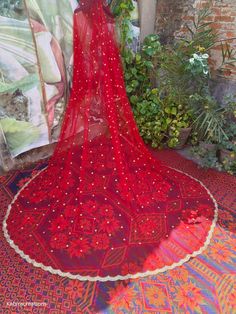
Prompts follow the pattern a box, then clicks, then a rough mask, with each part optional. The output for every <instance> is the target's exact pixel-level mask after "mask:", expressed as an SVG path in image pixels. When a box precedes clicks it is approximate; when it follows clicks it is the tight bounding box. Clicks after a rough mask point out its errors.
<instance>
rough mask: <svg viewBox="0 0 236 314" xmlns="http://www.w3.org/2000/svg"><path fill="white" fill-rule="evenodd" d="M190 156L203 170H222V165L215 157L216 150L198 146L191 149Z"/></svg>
mask: <svg viewBox="0 0 236 314" xmlns="http://www.w3.org/2000/svg"><path fill="white" fill-rule="evenodd" d="M191 154H192V155H193V156H194V157H195V159H196V161H197V163H198V164H199V165H200V166H201V167H203V168H215V169H217V170H219V171H221V170H222V169H223V166H222V164H221V163H220V162H219V160H218V157H217V150H216V149H215V150H207V149H206V148H203V147H200V146H194V147H192V148H191Z"/></svg>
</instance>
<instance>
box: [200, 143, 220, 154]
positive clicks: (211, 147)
mask: <svg viewBox="0 0 236 314" xmlns="http://www.w3.org/2000/svg"><path fill="white" fill-rule="evenodd" d="M199 147H201V148H203V149H205V150H207V151H210V152H213V151H216V148H217V147H216V144H212V143H206V142H203V141H201V142H200V143H199Z"/></svg>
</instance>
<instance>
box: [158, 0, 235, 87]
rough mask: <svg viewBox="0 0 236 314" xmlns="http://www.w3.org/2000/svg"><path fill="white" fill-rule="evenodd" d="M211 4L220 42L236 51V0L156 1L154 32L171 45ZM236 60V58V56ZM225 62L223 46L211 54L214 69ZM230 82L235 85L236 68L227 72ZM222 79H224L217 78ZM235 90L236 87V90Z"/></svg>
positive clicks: (211, 19)
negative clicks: (200, 11) (223, 60)
mask: <svg viewBox="0 0 236 314" xmlns="http://www.w3.org/2000/svg"><path fill="white" fill-rule="evenodd" d="M206 4H208V5H209V6H210V8H211V10H212V15H211V16H209V18H208V21H210V22H212V23H213V24H212V27H214V28H215V30H216V31H217V32H218V34H219V39H220V40H221V41H222V42H223V43H225V42H226V40H227V42H228V43H229V44H230V47H231V48H234V49H235V50H236V0H209V1H206V0H178V1H176V0H157V15H156V25H155V32H156V33H158V34H159V35H160V38H161V41H162V42H163V43H170V42H172V41H173V40H174V38H176V37H178V36H182V35H183V34H184V33H185V32H186V31H187V29H186V26H185V24H186V23H188V24H191V22H192V20H193V19H194V16H196V14H197V10H199V9H200V8H201V7H203V6H204V5H206ZM235 57H236V56H235ZM221 62H222V54H221V43H220V42H219V45H217V46H216V47H215V48H214V49H212V51H211V66H212V69H213V70H215V69H217V68H218V67H219V65H220V64H221ZM224 74H225V76H226V78H228V79H229V80H230V81H235V82H236V68H235V67H228V71H227V72H225V73H224ZM217 79H219V80H221V78H217ZM235 91H236V88H235Z"/></svg>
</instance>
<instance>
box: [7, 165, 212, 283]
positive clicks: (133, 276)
mask: <svg viewBox="0 0 236 314" xmlns="http://www.w3.org/2000/svg"><path fill="white" fill-rule="evenodd" d="M165 167H166V168H169V169H173V170H175V171H178V172H180V173H183V174H185V175H186V176H188V177H190V178H191V179H193V180H195V181H197V182H198V183H200V184H201V185H202V186H203V187H204V188H205V190H206V191H207V193H208V195H209V196H210V197H211V199H212V201H213V203H214V205H215V210H214V218H213V220H212V224H211V227H210V229H209V232H208V235H207V237H206V241H205V242H204V244H203V246H202V247H201V248H200V249H199V250H197V251H194V252H193V253H192V254H187V255H186V256H185V258H183V259H181V260H180V261H179V262H175V263H173V264H172V265H169V266H164V267H162V268H158V269H156V270H152V271H146V272H140V273H136V274H127V275H125V276H122V275H117V276H114V277H111V276H105V277H101V276H94V277H92V276H81V275H75V274H72V273H69V272H63V271H61V270H60V269H54V268H52V267H51V266H45V265H44V264H42V263H38V262H37V261H35V260H34V259H31V258H30V256H29V255H26V254H25V253H24V252H23V251H22V250H20V249H19V247H18V246H17V245H16V244H15V243H14V241H13V240H12V239H11V238H10V235H9V233H8V230H7V218H8V216H9V215H10V211H11V207H12V205H13V204H14V202H15V201H16V199H17V198H18V196H19V194H20V193H21V192H22V191H23V190H24V189H25V188H26V187H27V186H28V185H29V184H30V182H31V181H33V180H34V179H35V178H36V177H37V176H38V175H39V174H40V173H41V172H43V171H44V170H46V169H47V167H46V168H44V169H42V170H40V171H39V172H38V173H37V174H36V175H35V176H34V177H33V178H31V179H30V180H29V181H28V182H27V183H26V184H25V185H24V186H23V187H22V188H21V189H20V190H19V191H18V193H17V194H16V195H15V197H14V198H13V200H12V202H11V204H10V205H9V206H8V209H7V213H6V216H5V218H4V220H3V227H2V229H3V233H4V236H5V238H6V240H7V242H8V243H9V244H10V246H11V247H12V248H13V249H14V250H15V252H16V253H18V254H19V255H20V256H21V257H22V258H23V259H25V260H26V261H27V262H28V263H30V264H32V265H33V266H35V267H38V268H41V269H43V270H45V271H48V272H50V273H51V274H54V275H59V276H61V277H67V278H70V279H77V280H79V281H101V282H106V281H117V280H127V279H137V278H142V277H146V276H152V275H157V274H159V273H163V272H165V271H167V270H171V269H174V268H175V267H178V266H181V265H183V264H184V263H186V262H188V261H189V260H190V259H191V258H192V257H196V256H197V255H199V254H202V253H203V251H204V250H205V249H206V248H207V247H208V245H209V244H210V242H211V239H212V236H213V232H214V229H215V227H216V222H217V219H218V204H217V202H216V200H215V198H214V197H213V195H212V194H211V192H210V191H209V190H208V189H207V187H206V186H205V185H204V184H203V183H202V182H201V181H200V180H198V179H196V178H194V177H192V176H191V175H189V174H187V173H185V172H183V171H181V170H178V169H175V168H172V167H169V166H165Z"/></svg>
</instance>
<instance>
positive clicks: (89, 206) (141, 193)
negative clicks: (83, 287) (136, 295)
mask: <svg viewBox="0 0 236 314" xmlns="http://www.w3.org/2000/svg"><path fill="white" fill-rule="evenodd" d="M216 218H217V205H216V202H215V200H214V199H213V197H212V196H211V194H210V192H209V191H207V189H206V188H205V187H204V186H203V184H202V183H201V182H199V181H198V180H196V179H194V178H192V177H190V176H189V175H187V174H184V173H182V172H180V171H177V170H175V169H172V168H169V167H167V166H165V165H164V164H162V163H161V162H160V161H158V160H156V159H154V158H153V157H152V155H151V154H150V152H149V151H148V149H147V148H146V146H145V145H144V143H143V141H142V139H141V137H140V135H139V132H138V129H137V126H136V124H135V121H134V118H133V114H132V110H131V107H130V104H129V101H128V99H127V96H126V90H125V84H124V79H123V73H122V64H121V60H120V54H119V49H118V45H117V42H116V39H115V25H114V20H113V18H112V17H111V15H110V14H109V11H108V10H107V9H105V8H104V6H103V2H102V0H97V1H95V0H92V1H91V0H90V1H88V0H83V1H82V3H80V6H79V8H78V9H77V10H76V12H75V14H74V74H73V88H72V91H71V96H70V100H69V103H68V106H67V110H66V113H65V117H64V121H63V125H62V130H61V135H60V139H59V142H58V144H57V147H56V150H55V152H54V154H53V156H52V157H51V159H50V160H49V163H48V166H47V167H46V168H45V169H43V170H42V171H40V172H38V173H37V174H36V175H35V176H34V177H33V178H32V179H31V180H30V181H29V182H28V183H27V184H26V185H25V186H24V187H23V189H21V191H20V192H19V193H18V194H17V195H16V196H15V198H14V200H13V202H12V203H11V205H10V206H9V208H8V211H7V214H6V217H5V220H4V223H3V230H4V234H5V237H6V239H7V241H8V242H9V244H10V245H11V246H12V248H13V249H14V250H15V251H16V252H17V253H18V254H20V256H22V257H23V258H24V259H25V260H26V261H28V262H29V263H32V264H33V265H34V266H36V267H40V268H42V269H44V270H46V271H49V272H51V273H53V274H58V275H60V276H64V277H69V278H72V279H78V280H91V281H96V280H100V281H107V280H121V279H128V278H137V277H143V276H147V275H152V274H157V273H159V272H163V271H166V270H168V269H172V268H174V267H176V266H178V265H182V264H183V263H184V262H186V261H188V260H189V259H190V258H191V257H193V256H196V255H197V254H200V253H201V252H202V251H203V250H204V249H205V248H206V246H207V245H208V243H209V242H210V238H211V236H212V233H213V230H214V227H215V223H216Z"/></svg>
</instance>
